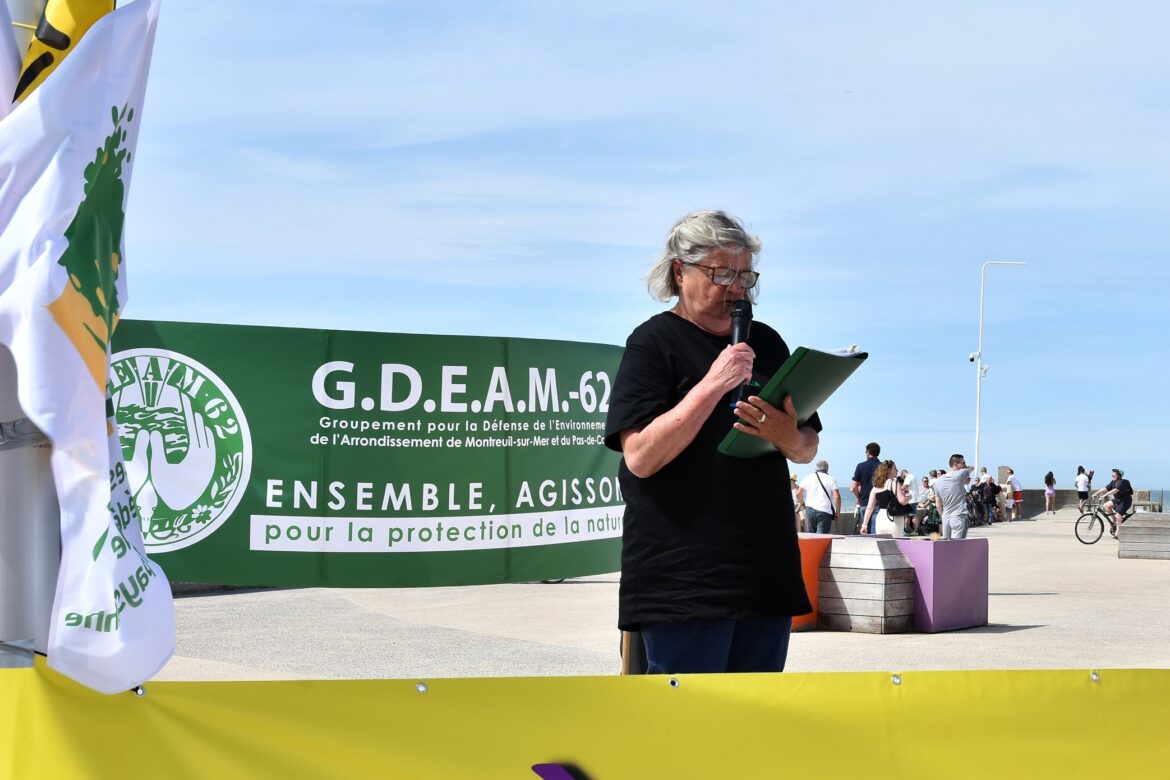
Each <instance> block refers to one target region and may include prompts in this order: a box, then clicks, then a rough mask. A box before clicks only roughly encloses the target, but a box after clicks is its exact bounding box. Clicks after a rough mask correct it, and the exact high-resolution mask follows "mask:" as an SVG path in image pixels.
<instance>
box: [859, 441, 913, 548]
mask: <svg viewBox="0 0 1170 780" xmlns="http://www.w3.org/2000/svg"><path fill="white" fill-rule="evenodd" d="M894 501H897V502H898V503H899V504H902V505H903V506H905V505H906V504H908V503H909V500H908V499H907V498H906V490H905V488H904V487H903V486H902V483H901V482H899V481H898V467H897V465H895V464H894V461H892V460H883V461H882V462H881V463H879V464H878V467H877V469H875V470H874V473H873V490H871V491H870V492H869V501H868V502H867V503H866V506H865V516H864V517H863V518H862V523H861V529H862V530H861V532H862V533H863V534H865V533H874V534H889V535H891V536H901V535H902V521H901V519H900V518H899V519H897V520H896V519H894V518H893V517H891V516H890V512H889V508H890V504H891V503H892V502H894ZM870 528H872V529H873V530H872V531H870V530H869V529H870Z"/></svg>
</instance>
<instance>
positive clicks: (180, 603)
mask: <svg viewBox="0 0 1170 780" xmlns="http://www.w3.org/2000/svg"><path fill="white" fill-rule="evenodd" d="M1075 519H1076V511H1075V508H1074V509H1061V510H1058V512H1057V513H1056V515H1044V516H1038V517H1035V518H1032V519H1026V520H1022V521H1019V522H1016V523H1011V524H1002V525H995V526H992V527H991V528H976V529H972V531H971V534H970V535H971V536H972V537H985V538H987V539H988V544H989V553H990V571H989V582H990V587H989V590H990V597H989V612H988V617H989V624H988V625H987V626H983V627H981V628H974V629H967V630H963V631H952V632H947V633H942V634H892V635H874V634H861V633H840V632H827V631H802V632H798V633H796V634H794V635H793V637H792V643H791V649H790V652H789V656H788V667H787V669H788V671H793V672H815V671H907V670H957V669H1080V668H1084V669H1098V668H1167V667H1170V604H1168V602H1170V561H1149V560H1129V559H1127V560H1121V559H1118V558H1117V542H1116V541H1114V540H1112V539H1111V538H1109V536H1108V535H1107V534H1106V536H1105V537H1104V538H1103V539H1102V540H1101V541H1100V542H1098V543H1097V544H1096V545H1092V546H1086V545H1083V544H1081V543H1080V542H1078V541H1077V540H1076V537H1075V536H1074V535H1073V523H1074V521H1075ZM617 589H618V575H617V574H616V573H615V574H608V575H600V576H595V577H586V578H581V579H574V580H568V581H565V582H563V583H558V584H542V583H532V584H517V585H491V586H480V587H461V588H411V589H330V588H309V589H295V590H293V589H288V590H256V591H229V592H221V593H210V594H204V595H188V596H181V597H179V598H177V599H176V602H175V607H176V620H177V626H178V628H177V633H178V638H177V648H176V651H175V656H174V658H173V659H172V660H171V662H170V663H169V664H168V665H167V666H166V667H165V668H164V669H163V670H162V672H161V673H160V674H159V675H157V677H156V679H160V680H271V679H327V678H334V679H359V678H437V677H513V676H517V677H519V676H542V675H564V676H576V675H610V674H617V673H618V670H619V667H620V660H619V657H618V642H619V634H618V631H617V629H616V627H615V623H616V615H617Z"/></svg>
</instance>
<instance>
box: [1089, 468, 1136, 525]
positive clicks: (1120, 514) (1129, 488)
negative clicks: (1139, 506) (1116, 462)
mask: <svg viewBox="0 0 1170 780" xmlns="http://www.w3.org/2000/svg"><path fill="white" fill-rule="evenodd" d="M1112 474H1113V479H1111V480H1110V481H1109V484H1108V485H1106V486H1105V487H1103V488H1101V489H1100V490H1098V491H1097V492H1095V493H1094V494H1093V495H1094V496H1109V500H1108V501H1106V502H1105V505H1104V506H1103V507H1102V509H1104V510H1105V511H1106V512H1112V513H1113V518H1114V519H1115V520H1116V521H1117V528H1116V529H1112V530H1110V531H1109V533H1111V534H1112V535H1113V538H1114V539H1116V538H1117V529H1120V528H1121V525H1122V523H1124V522H1125V513H1126V512H1128V511H1129V508H1130V507H1131V506H1133V485H1131V484H1129V480H1128V479H1126V478H1125V472H1124V471H1122V470H1121V469H1113V472H1112Z"/></svg>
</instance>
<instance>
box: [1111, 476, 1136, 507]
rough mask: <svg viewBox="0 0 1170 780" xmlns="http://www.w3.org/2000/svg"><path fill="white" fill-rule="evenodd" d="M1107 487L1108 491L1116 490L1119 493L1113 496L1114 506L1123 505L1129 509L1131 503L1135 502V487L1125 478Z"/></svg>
mask: <svg viewBox="0 0 1170 780" xmlns="http://www.w3.org/2000/svg"><path fill="white" fill-rule="evenodd" d="M1105 487H1106V489H1108V490H1116V491H1117V492H1116V493H1114V494H1113V503H1114V504H1118V503H1121V504H1124V505H1125V506H1126V507H1127V508H1128V507H1129V504H1130V502H1131V501H1133V485H1131V484H1129V480H1128V479H1125V478H1124V477H1123V478H1122V479H1115V480H1112V481H1111V482H1110V483H1109V484H1108V485H1106V486H1105Z"/></svg>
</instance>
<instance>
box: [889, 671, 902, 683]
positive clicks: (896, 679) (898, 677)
mask: <svg viewBox="0 0 1170 780" xmlns="http://www.w3.org/2000/svg"><path fill="white" fill-rule="evenodd" d="M890 682H892V683H893V684H894V685H901V684H902V675H900V674H895V675H894V676H893V677H891V678H890Z"/></svg>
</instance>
